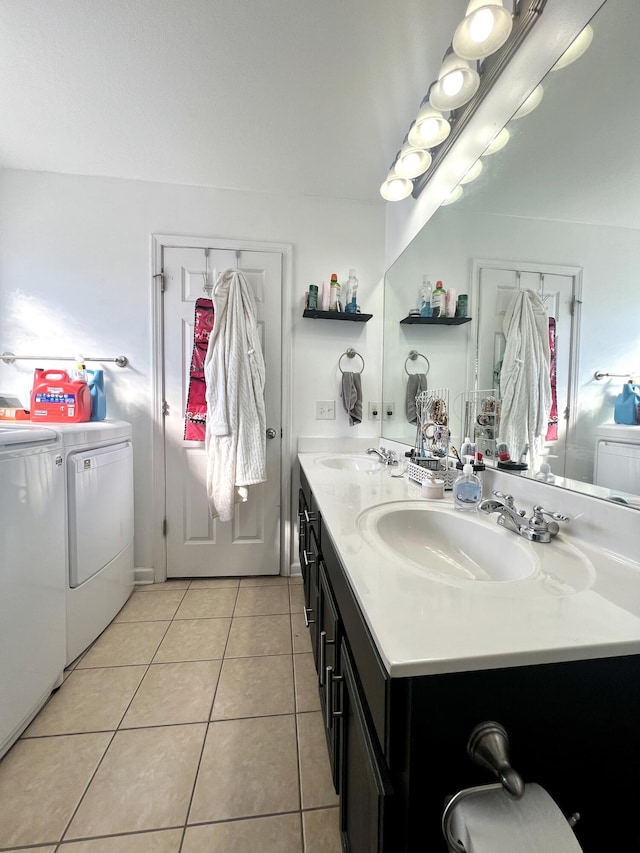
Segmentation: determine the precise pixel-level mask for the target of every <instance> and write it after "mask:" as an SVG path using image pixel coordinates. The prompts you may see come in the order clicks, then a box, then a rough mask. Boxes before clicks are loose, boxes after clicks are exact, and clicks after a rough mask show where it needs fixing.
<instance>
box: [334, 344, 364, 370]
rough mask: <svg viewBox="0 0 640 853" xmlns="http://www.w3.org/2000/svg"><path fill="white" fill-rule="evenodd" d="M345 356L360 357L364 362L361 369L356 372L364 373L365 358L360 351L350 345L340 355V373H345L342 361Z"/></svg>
mask: <svg viewBox="0 0 640 853" xmlns="http://www.w3.org/2000/svg"><path fill="white" fill-rule="evenodd" d="M345 356H346V357H347V358H355V357H356V356H358V358H359V359H360V361H361V362H362V367H361V368H360V370H355V371H354V373H362V372H363V370H364V358H363V357H362V356H361V355H360V353H359V352H356V351H355V350H354V348H353V347H349V349H348V350H347V351H346V352H343V353H342V355H341V356H340V358H339V359H338V370H339V371H340V373H344V370H343V369H342V364H341V363H342V359H343V358H344V357H345Z"/></svg>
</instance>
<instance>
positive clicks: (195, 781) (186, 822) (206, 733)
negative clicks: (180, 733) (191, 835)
mask: <svg viewBox="0 0 640 853" xmlns="http://www.w3.org/2000/svg"><path fill="white" fill-rule="evenodd" d="M225 588H226V587H225ZM235 589H236V596H235V599H234V602H233V609H232V611H231V619H230V621H229V630H228V631H227V639H226V641H225V644H224V649H223V650H222V661H221V663H220V669H219V671H218V679H217V681H216V686H215V689H214V691H213V697H212V699H211V705H210V706H209V719H208V720H207V724H206V728H205V731H204V737H203V738H202V747H201V749H200V755H199V757H198V764H197V766H196V772H195V774H194V777H193V785H192V786H191V795H190V797H189V802H188V804H187V809H186V812H185V816H184V825H183V827H182V835H181V837H180V844H179V846H178V853H182V848H183V846H184V839H185V837H186V834H187V827H188V825H189V814H190V812H191V807H192V805H193V798H194V796H195V793H196V785H197V784H198V776H199V775H200V767H201V766H202V757H203V756H204V750H205V747H206V745H207V738H208V736H209V728H210V727H211V715H212V714H213V706H214V704H215V701H216V694H217V693H218V688H219V686H220V679H221V678H222V668H223V666H224V659H225V654H226V651H227V646H228V644H229V637H230V636H231V627H232V625H233V614H234V613H235V610H236V605H237V603H238V593H239V591H240V582H238V586H237V587H236V588H235ZM172 621H173V620H172Z"/></svg>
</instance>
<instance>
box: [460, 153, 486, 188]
mask: <svg viewBox="0 0 640 853" xmlns="http://www.w3.org/2000/svg"><path fill="white" fill-rule="evenodd" d="M480 172H482V160H480V159H479V158H478V159H477V160H476V162H475V163H474V164H473V166H472V167H471V168H470V169H468V170H467V171H466V172H465V175H464V177H463V178H461V179H460V183H461V184H470V183H471V181H475V179H476V178H477V177H479V176H480Z"/></svg>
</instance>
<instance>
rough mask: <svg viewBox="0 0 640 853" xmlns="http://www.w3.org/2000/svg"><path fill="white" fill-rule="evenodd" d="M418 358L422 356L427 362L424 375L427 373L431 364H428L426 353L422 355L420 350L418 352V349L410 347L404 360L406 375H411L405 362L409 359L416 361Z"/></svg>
mask: <svg viewBox="0 0 640 853" xmlns="http://www.w3.org/2000/svg"><path fill="white" fill-rule="evenodd" d="M419 358H424V360H425V361H426V362H427V369H426V370H425V372H424V375H425V376H426V375H427V373H429V370H430V368H431V365H430V364H429V359H428V358H427V357H426V355H422V353H421V352H418V350H415V349H412V350H411V352H410V353H409V355H408V356H407V358H406V359H405V362H404V372H405V373H406V374H407V376H411V373H409V371H408V370H407V363H408V362H409V361H417V360H418V359H419Z"/></svg>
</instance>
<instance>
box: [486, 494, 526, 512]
mask: <svg viewBox="0 0 640 853" xmlns="http://www.w3.org/2000/svg"><path fill="white" fill-rule="evenodd" d="M493 494H494V495H495V496H496V497H497V498H502V500H503V501H504V505H505V506H506V507H507V508H508V509H512V510H513V511H514V512H515V513H517V514H518V515H519V516H520V517H521V518H524V516H525V514H526V513H525V511H524V510H523V509H516V506H515V499H514V497H513V495H505V493H504V492H498V491H496V490H495V489H494V491H493Z"/></svg>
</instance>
